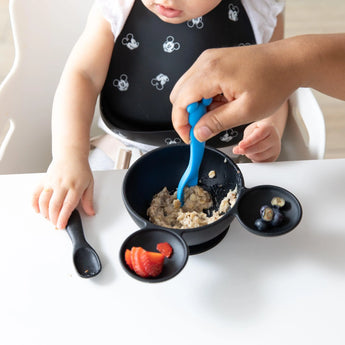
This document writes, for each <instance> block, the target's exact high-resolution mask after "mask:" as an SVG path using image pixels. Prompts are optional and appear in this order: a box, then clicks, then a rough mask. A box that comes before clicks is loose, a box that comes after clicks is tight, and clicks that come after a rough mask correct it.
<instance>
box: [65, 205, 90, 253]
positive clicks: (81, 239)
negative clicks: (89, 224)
mask: <svg viewBox="0 0 345 345" xmlns="http://www.w3.org/2000/svg"><path fill="white" fill-rule="evenodd" d="M66 230H67V233H68V235H69V237H70V238H71V241H72V243H73V246H74V248H75V249H76V248H79V247H81V246H82V245H85V244H87V242H86V239H85V236H84V231H83V225H82V223H81V218H80V214H79V212H78V211H77V210H74V211H73V212H72V214H71V216H70V218H69V220H68V223H67V227H66Z"/></svg>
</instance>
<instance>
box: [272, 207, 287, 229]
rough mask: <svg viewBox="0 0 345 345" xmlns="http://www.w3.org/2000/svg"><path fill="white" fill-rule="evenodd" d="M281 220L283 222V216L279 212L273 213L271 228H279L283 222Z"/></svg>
mask: <svg viewBox="0 0 345 345" xmlns="http://www.w3.org/2000/svg"><path fill="white" fill-rule="evenodd" d="M283 220H284V215H283V214H282V213H281V212H280V211H278V210H276V211H275V212H274V216H273V219H272V222H271V223H272V226H279V225H280V224H281V223H282V222H283Z"/></svg>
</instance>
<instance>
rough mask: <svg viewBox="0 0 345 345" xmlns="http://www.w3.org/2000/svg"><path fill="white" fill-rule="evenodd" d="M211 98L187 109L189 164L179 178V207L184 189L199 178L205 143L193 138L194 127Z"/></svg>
mask: <svg viewBox="0 0 345 345" xmlns="http://www.w3.org/2000/svg"><path fill="white" fill-rule="evenodd" d="M211 102H212V98H208V99H204V98H203V99H202V101H201V102H194V103H192V104H190V105H189V106H188V107H187V112H188V113H189V116H188V122H189V124H190V125H191V126H192V127H191V129H190V156H189V164H188V166H187V169H186V171H185V172H184V174H183V175H182V177H181V180H180V182H179V184H178V187H177V199H178V200H180V202H181V206H182V205H183V203H184V194H183V190H184V187H186V186H188V187H192V186H195V185H197V183H198V178H199V168H200V164H201V161H202V157H203V156H204V150H205V142H200V141H199V140H197V139H196V138H195V136H194V126H195V125H196V124H197V122H198V121H199V120H200V118H201V117H202V116H203V115H204V114H205V113H206V111H207V109H206V107H207V106H208V105H210V104H211Z"/></svg>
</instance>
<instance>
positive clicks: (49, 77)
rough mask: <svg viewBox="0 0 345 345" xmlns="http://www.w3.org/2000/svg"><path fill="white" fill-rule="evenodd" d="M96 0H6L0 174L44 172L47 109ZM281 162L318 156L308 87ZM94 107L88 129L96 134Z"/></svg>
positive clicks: (318, 128)
mask: <svg viewBox="0 0 345 345" xmlns="http://www.w3.org/2000/svg"><path fill="white" fill-rule="evenodd" d="M93 1H94V0H69V1H59V0H25V1H23V0H10V17H11V23H12V29H13V35H14V44H15V61H14V64H13V67H12V69H11V71H10V73H9V74H8V76H7V77H6V78H5V80H4V82H3V83H2V84H1V85H0V174H9V173H31V172H44V171H46V169H47V167H48V165H49V163H50V160H51V132H50V125H51V120H50V119H51V107H52V101H53V96H54V93H55V89H56V86H57V83H58V80H59V77H60V75H61V72H62V69H63V66H64V64H65V61H66V59H67V56H68V54H69V52H70V50H71V49H72V46H73V45H74V43H75V41H76V40H77V38H78V36H79V34H80V33H81V31H82V29H83V27H84V25H85V22H86V18H87V14H88V12H89V10H90V8H91V6H92V3H93ZM291 104H292V110H293V111H292V116H290V117H289V120H288V124H287V128H286V133H285V135H284V138H283V140H284V143H283V151H282V153H281V155H280V157H279V159H280V160H296V159H321V158H323V156H324V150H325V124H324V118H323V115H322V112H321V111H320V108H319V106H318V104H317V102H316V100H315V98H314V96H313V94H312V92H311V91H310V90H309V89H300V90H298V91H297V92H295V94H294V95H293V96H292V97H291ZM98 116H99V113H98V107H97V110H96V114H95V119H94V122H93V127H92V134H96V133H97V126H96V123H97V118H98Z"/></svg>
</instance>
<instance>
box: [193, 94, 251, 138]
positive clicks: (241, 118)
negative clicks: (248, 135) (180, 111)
mask: <svg viewBox="0 0 345 345" xmlns="http://www.w3.org/2000/svg"><path fill="white" fill-rule="evenodd" d="M241 103H242V102H241V101H240V100H239V99H236V100H234V101H231V102H228V103H226V104H223V105H221V106H219V107H217V108H215V109H213V110H211V111H209V112H207V113H206V114H205V115H204V116H203V117H202V118H201V119H200V120H199V121H198V123H197V124H196V125H195V128H194V135H195V137H196V138H197V139H198V140H199V141H206V140H208V139H210V138H212V137H214V136H215V135H216V134H218V133H220V132H222V131H225V130H227V129H229V128H233V127H236V126H239V125H242V124H246V123H248V122H250V120H249V119H248V117H249V115H248V114H247V113H246V112H244V111H243V107H242V106H241Z"/></svg>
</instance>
